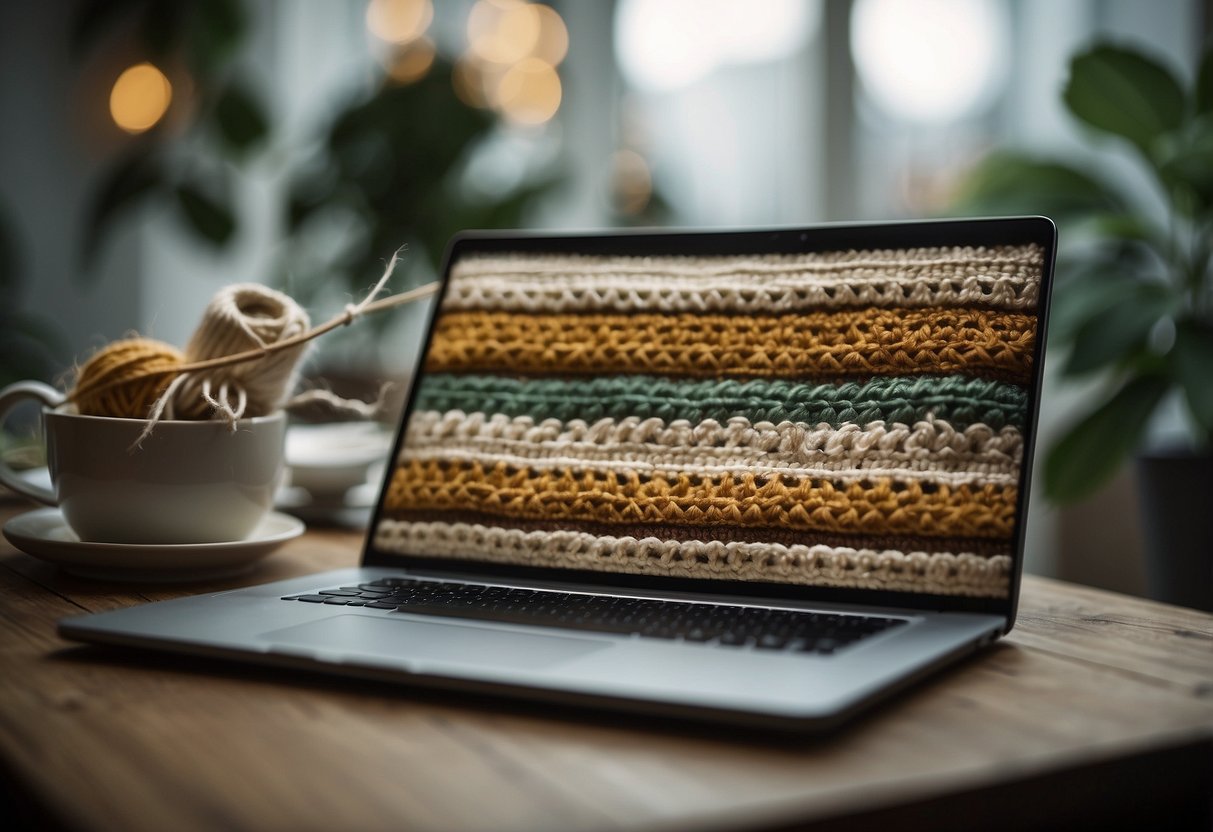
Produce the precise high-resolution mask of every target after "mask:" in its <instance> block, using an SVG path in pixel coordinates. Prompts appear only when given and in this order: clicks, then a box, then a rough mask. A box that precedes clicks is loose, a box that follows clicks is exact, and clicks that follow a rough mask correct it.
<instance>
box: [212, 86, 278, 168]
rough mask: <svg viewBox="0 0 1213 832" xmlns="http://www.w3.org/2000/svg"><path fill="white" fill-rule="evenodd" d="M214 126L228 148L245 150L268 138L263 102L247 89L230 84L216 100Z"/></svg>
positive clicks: (240, 151) (238, 151)
mask: <svg viewBox="0 0 1213 832" xmlns="http://www.w3.org/2000/svg"><path fill="white" fill-rule="evenodd" d="M215 126H216V127H217V128H218V130H219V136H220V138H222V139H223V143H224V144H225V145H227V147H228V148H230V149H231V150H233V151H235V152H237V153H246V152H248V151H249V150H250V149H252V148H253V147H254V146H255V145H257V144H259V143H261V142H262V141H264V140H265V137H266V136H267V135H268V134H269V121H268V120H267V119H266V117H265V113H264V111H263V110H262V107H261V104H260V103H259V102H258V101H257V99H256V98H254V97H253V95H252V93H250V92H249V91H248V90H247V89H245V88H244V87H242V86H240V85H239V84H235V83H233V84H231V85H229V86H228V88H227V89H225V90H224V91H223V93H222V94H221V95H220V96H219V101H218V102H216V104H215Z"/></svg>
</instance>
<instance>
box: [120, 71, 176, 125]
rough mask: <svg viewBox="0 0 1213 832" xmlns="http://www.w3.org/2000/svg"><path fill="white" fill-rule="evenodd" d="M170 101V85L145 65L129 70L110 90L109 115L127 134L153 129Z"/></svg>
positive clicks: (162, 74) (158, 73)
mask: <svg viewBox="0 0 1213 832" xmlns="http://www.w3.org/2000/svg"><path fill="white" fill-rule="evenodd" d="M172 101H173V85H172V84H170V83H169V81H168V78H166V77H165V75H164V73H163V72H161V71H160V70H159V69H157V68H156V67H155V66H153V65H152V64H149V63H141V64H136V65H135V66H132V67H129V68H128V69H126V70H125V71H124V72H123V73H122V74H121V75H119V76H118V80H117V81H115V82H114V87H113V89H111V90H110V116H111V117H112V118H113V119H114V123H115V124H117V125H118V126H119V127H121V128H122V129H123V130H125V131H126V132H128V133H142V132H144V131H146V130H150V129H151V128H152V127H155V126H156V124H157V123H158V122H159V121H160V119H162V118H164V114H165V113H166V112H168V107H169V104H171V103H172Z"/></svg>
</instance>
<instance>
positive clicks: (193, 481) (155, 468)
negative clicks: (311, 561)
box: [0, 381, 286, 544]
mask: <svg viewBox="0 0 1213 832" xmlns="http://www.w3.org/2000/svg"><path fill="white" fill-rule="evenodd" d="M28 400H33V401H35V402H37V403H39V404H41V405H42V407H43V409H42V424H43V429H44V434H43V435H44V436H45V439H46V452H47V464H48V466H49V468H50V475H51V482H52V484H53V485H54V491H53V492H52V491H50V490H48V489H45V488H42V487H40V486H37V485H35V484H32V483H29V482H27V481H26V480H24V479H23V478H21V477H19V476H17V475H16V473H14V472H13V471H12V470H11V469H10V468H9V467H8V466H7V465H6V464H4V462H3V460H0V482H3V483H4V485H6V486H8V487H9V488H11V489H12V490H14V491H16V492H18V493H20V494H23V495H25V496H26V497H29V498H30V499H32V500H35V501H37V502H40V503H45V504H46V505H51V506H58V507H59V509H60V510H61V511H62V512H63V517H64V519H65V520H66V521H67V523H68V525H69V526H71V528H72V531H74V532H75V533H76V534H77V535H79V537H80V539H81V540H86V541H94V542H104V543H152V544H176V543H222V542H227V541H235V540H243V539H245V538H247V537H248V536H249V534H251V533H252V532H253V530H254V529H255V528H256V527H257V524H258V523H259V522H260V521H261V519H262V518H263V517H265V515H266V513H267V512H268V511H269V509H270V506H271V505H272V504H273V499H274V492H275V491H276V490H277V488H278V484H279V481H280V480H281V477H282V469H283V445H284V442H285V438H286V416H285V414H284V413H282V412H281V411H279V412H277V413H275V414H273V415H270V416H261V417H257V418H253V419H242V420H240V421H239V422H237V423H236V430H235V432H233V431H232V430H231V428H230V427H229V426H228V424H227V423H225V422H217V421H162V422H160V423H158V424H157V425H156V427H155V429H154V430H153V431H152V433H151V434H150V435H149V436H147V437H146V438H145V439H144V440H143V441H142V442H141V443H140V444H139V445H138V446H135V442H136V440H137V439H138V438H139V434H140V433H141V432H142V431H143V429H144V426H145V424H146V423H145V422H144V421H143V420H141V419H114V418H109V417H104V416H81V415H80V414H78V413H76V412H75V410H74V407H73V406H72V405H70V404H66V403H65V397H64V396H63V394H62V393H60V392H59V391H58V390H55V389H54V388H53V387H49V386H47V385H45V384H42V383H40V382H36V381H22V382H17V383H16V384H12V385H10V386H8V387H6V388H5V389H4V390H3V391H0V424H3V422H4V417H5V414H6V413H7V412H8V411H9V410H11V409H12V408H13V407H14V406H15V405H17V404H18V403H19V402H22V401H28Z"/></svg>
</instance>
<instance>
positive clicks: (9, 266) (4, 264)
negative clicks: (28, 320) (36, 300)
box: [0, 211, 21, 304]
mask: <svg viewBox="0 0 1213 832" xmlns="http://www.w3.org/2000/svg"><path fill="white" fill-rule="evenodd" d="M20 262H21V256H20V251H19V246H18V243H17V233H16V231H15V230H14V229H13V226H12V224H11V223H10V222H9V218H8V214H7V213H5V212H3V211H0V292H3V293H4V295H5V297H7V298H9V299H10V300H9V301H8V302H9V303H10V304H11V303H14V301H12V300H11V298H13V296H14V294H15V293H16V290H17V288H18V286H19V285H20V283H21V278H20V272H21V266H20Z"/></svg>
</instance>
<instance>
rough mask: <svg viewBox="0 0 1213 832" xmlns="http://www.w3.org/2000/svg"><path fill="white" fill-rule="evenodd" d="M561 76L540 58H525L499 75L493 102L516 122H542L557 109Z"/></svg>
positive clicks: (558, 106)
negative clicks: (499, 78)
mask: <svg viewBox="0 0 1213 832" xmlns="http://www.w3.org/2000/svg"><path fill="white" fill-rule="evenodd" d="M560 96H561V89H560V76H559V75H557V74H556V68H555V67H554V66H552V65H551V64H549V63H548V62H547V61H543V60H540V59H539V58H525V59H524V60H521V61H519V62H518V63H516V64H514V65H513V66H512V67H510V68H509V69H508V70H506V72H505V74H504V75H502V76H501V80H500V82H498V84H497V88H496V90H495V94H494V95H493V100H492V104H493V105H494V106H495V107H496V108H497V109H498V110H500V111H501V114H502V115H504V116H505V117H506V118H507V119H509V120H510V121H512V122H514V123H515V124H543V123H544V122H545V121H547V120H548V119H550V118H551V117H552V116H554V115H556V111H557V110H558V109H560Z"/></svg>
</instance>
